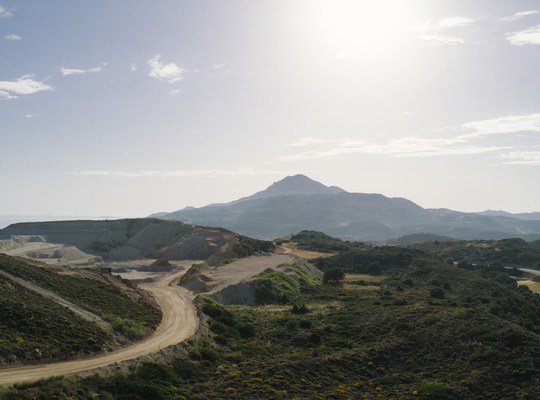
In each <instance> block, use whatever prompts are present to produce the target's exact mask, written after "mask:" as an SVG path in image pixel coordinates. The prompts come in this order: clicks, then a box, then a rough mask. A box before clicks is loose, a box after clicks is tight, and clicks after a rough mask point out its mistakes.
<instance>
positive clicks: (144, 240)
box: [0, 218, 267, 264]
mask: <svg viewBox="0 0 540 400" xmlns="http://www.w3.org/2000/svg"><path fill="white" fill-rule="evenodd" d="M14 236H15V237H16V236H39V237H41V238H45V239H46V241H47V242H50V243H61V244H66V245H71V246H75V247H77V248H78V249H80V250H82V251H84V252H86V253H89V254H95V255H98V256H101V257H103V258H104V259H107V260H127V259H137V258H144V257H148V258H155V259H166V260H207V261H208V263H210V264H216V263H219V261H221V260H223V259H225V258H235V257H243V256H246V255H249V254H251V253H253V252H254V251H257V250H264V249H266V247H267V246H266V245H267V243H264V242H260V241H258V240H253V239H250V238H246V237H243V236H241V235H238V234H236V233H234V232H230V231H228V230H226V229H221V228H207V227H201V226H196V225H191V224H189V225H187V224H183V223H181V222H178V221H165V220H160V219H153V218H140V219H121V220H105V221H56V222H29V223H20V224H13V225H10V226H8V227H7V228H5V229H2V230H0V240H2V239H4V240H8V239H11V238H12V237H14Z"/></svg>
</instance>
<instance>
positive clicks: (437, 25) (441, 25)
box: [410, 17, 476, 46]
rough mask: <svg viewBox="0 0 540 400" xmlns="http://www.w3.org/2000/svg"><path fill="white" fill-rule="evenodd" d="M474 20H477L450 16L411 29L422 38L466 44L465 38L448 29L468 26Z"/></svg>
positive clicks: (450, 43)
mask: <svg viewBox="0 0 540 400" xmlns="http://www.w3.org/2000/svg"><path fill="white" fill-rule="evenodd" d="M474 22H476V20H474V19H472V18H467V17H448V18H442V19H439V20H435V21H433V20H428V21H425V22H424V23H423V24H420V25H416V26H413V27H411V28H410V29H411V30H412V31H413V32H415V33H416V35H417V37H418V38H420V39H423V40H427V41H431V42H436V43H440V44H446V45H453V46H455V45H460V44H465V40H464V39H463V38H461V37H458V36H455V35H453V34H448V31H453V30H456V29H461V28H465V27H468V26H470V25H471V24H473V23H474Z"/></svg>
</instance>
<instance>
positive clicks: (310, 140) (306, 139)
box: [287, 137, 328, 147]
mask: <svg viewBox="0 0 540 400" xmlns="http://www.w3.org/2000/svg"><path fill="white" fill-rule="evenodd" d="M327 142H328V140H327V139H322V138H315V137H304V138H301V139H299V140H298V141H296V142H292V143H289V144H288V145H287V146H292V147H303V146H308V145H312V144H319V143H327Z"/></svg>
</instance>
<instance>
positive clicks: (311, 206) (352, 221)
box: [161, 175, 540, 241]
mask: <svg viewBox="0 0 540 400" xmlns="http://www.w3.org/2000/svg"><path fill="white" fill-rule="evenodd" d="M161 218H164V219H172V220H179V221H183V222H185V223H190V224H200V225H206V226H221V227H224V228H227V229H230V230H233V231H235V232H239V233H242V234H244V235H248V236H251V237H256V238H264V239H272V238H277V237H282V236H286V235H290V234H292V233H296V232H299V231H301V230H316V231H322V232H325V233H327V234H329V235H332V236H336V237H339V238H341V239H346V240H364V241H386V240H389V239H394V238H397V237H400V236H403V235H408V234H418V233H430V234H435V235H443V236H447V237H450V238H456V239H503V238H508V237H522V238H526V239H530V240H533V239H538V238H540V220H539V221H536V220H522V219H518V218H511V217H508V216H499V215H481V214H476V213H463V212H457V211H452V210H447V209H424V208H422V207H420V206H419V205H417V204H415V203H413V202H412V201H410V200H407V199H403V198H388V197H386V196H383V195H381V194H368V193H349V192H346V191H345V190H343V189H341V188H338V187H335V186H326V185H323V184H322V183H319V182H316V181H314V180H312V179H310V178H308V177H306V176H304V175H295V176H288V177H286V178H284V179H283V180H281V181H279V182H276V183H274V184H272V185H271V186H269V187H268V188H267V189H265V190H263V191H260V192H257V193H255V194H253V195H252V196H248V197H244V198H241V199H238V200H235V201H232V202H230V203H226V204H212V205H210V206H205V207H201V208H193V207H190V208H185V209H182V210H178V211H174V212H172V213H169V214H165V215H164V216H162V217H161Z"/></svg>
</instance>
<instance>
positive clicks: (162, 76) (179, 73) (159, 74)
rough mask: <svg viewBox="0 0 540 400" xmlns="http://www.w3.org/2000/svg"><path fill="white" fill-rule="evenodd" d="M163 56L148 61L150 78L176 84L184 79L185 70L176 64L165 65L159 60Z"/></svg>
mask: <svg viewBox="0 0 540 400" xmlns="http://www.w3.org/2000/svg"><path fill="white" fill-rule="evenodd" d="M160 58H161V55H155V56H154V57H152V58H151V59H150V60H148V65H149V66H150V68H151V69H150V72H149V73H148V76H150V77H152V78H155V79H158V80H160V81H164V82H168V83H174V82H178V81H180V80H182V79H183V74H184V70H183V69H182V68H180V67H179V66H178V65H176V64H175V63H169V64H163V63H162V62H161V61H159V59H160Z"/></svg>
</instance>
